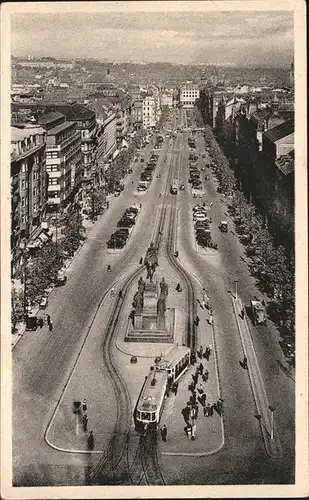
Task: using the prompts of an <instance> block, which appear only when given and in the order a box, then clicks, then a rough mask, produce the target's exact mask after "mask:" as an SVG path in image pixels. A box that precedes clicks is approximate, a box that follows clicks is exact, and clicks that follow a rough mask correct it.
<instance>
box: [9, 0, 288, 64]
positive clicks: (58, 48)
mask: <svg viewBox="0 0 309 500" xmlns="http://www.w3.org/2000/svg"><path fill="white" fill-rule="evenodd" d="M122 8H123V5H122ZM85 40H87V43H85ZM111 40H112V43H111ZM11 41H12V45H11V49H12V54H14V55H15V56H17V57H26V56H27V55H28V54H31V55H33V56H34V57H44V56H45V57H46V56H54V57H58V58H94V59H99V60H101V59H103V60H109V61H113V62H116V63H117V62H140V63H149V62H166V63H174V64H196V65H201V64H206V65H221V66H231V67H237V66H242V67H251V66H256V67H263V66H266V65H267V66H273V67H278V68H279V67H289V66H290V64H291V60H292V58H293V50H294V29H293V15H292V12H288V11H277V12H268V11H251V12H250V11H247V12H243V11H230V12H228V11H226V12H211V11H210V12H205V11H199V12H197V11H194V12H189V11H187V12H186V11H176V12H175V11H174V12H171V11H169V10H164V11H163V10H162V12H151V11H148V12H137V11H133V10H131V11H126V12H108V11H107V12H105V13H103V12H98V13H92V12H89V13H85V12H83V13H82V12H80V13H71V12H69V13H65V14H64V13H57V14H54V13H51V14H32V15H31V17H29V16H28V15H26V14H14V15H12V17H11ZM227 46H228V49H229V50H227Z"/></svg>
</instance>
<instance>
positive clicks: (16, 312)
mask: <svg viewBox="0 0 309 500" xmlns="http://www.w3.org/2000/svg"><path fill="white" fill-rule="evenodd" d="M23 302H24V293H23V291H22V290H19V291H17V290H16V289H15V288H12V293H11V328H12V333H15V332H16V326H17V323H19V322H20V321H22V320H23V318H24V305H23Z"/></svg>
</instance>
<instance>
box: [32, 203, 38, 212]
mask: <svg viewBox="0 0 309 500" xmlns="http://www.w3.org/2000/svg"><path fill="white" fill-rule="evenodd" d="M37 209H38V204H37V203H33V211H34V212H36V211H37Z"/></svg>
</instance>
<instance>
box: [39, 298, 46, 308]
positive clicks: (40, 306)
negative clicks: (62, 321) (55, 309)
mask: <svg viewBox="0 0 309 500" xmlns="http://www.w3.org/2000/svg"><path fill="white" fill-rule="evenodd" d="M46 307H47V297H42V298H41V300H40V303H39V309H46Z"/></svg>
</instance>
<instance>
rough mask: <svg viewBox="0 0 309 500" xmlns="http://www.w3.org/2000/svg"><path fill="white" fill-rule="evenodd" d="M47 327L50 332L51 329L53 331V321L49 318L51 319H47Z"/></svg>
mask: <svg viewBox="0 0 309 500" xmlns="http://www.w3.org/2000/svg"><path fill="white" fill-rule="evenodd" d="M48 328H49V331H50V332H52V331H53V328H54V325H53V322H52V320H51V319H50V320H49V324H48Z"/></svg>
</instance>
